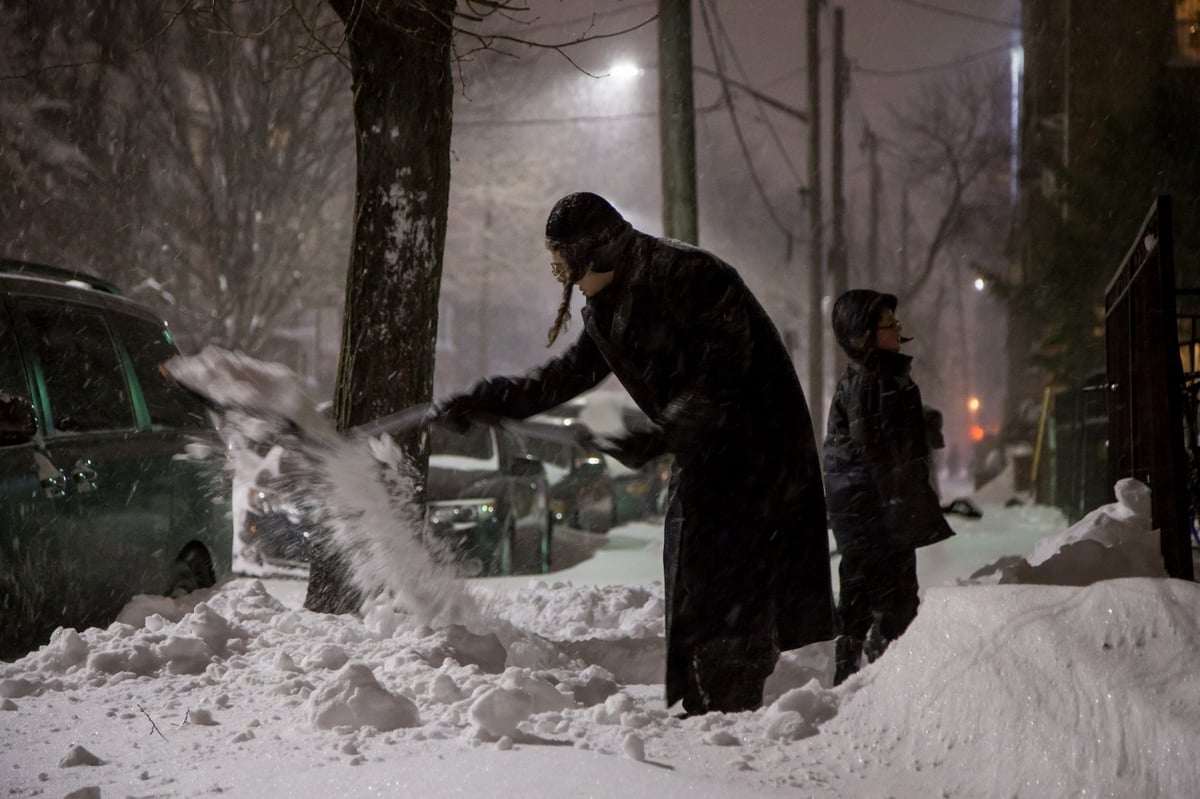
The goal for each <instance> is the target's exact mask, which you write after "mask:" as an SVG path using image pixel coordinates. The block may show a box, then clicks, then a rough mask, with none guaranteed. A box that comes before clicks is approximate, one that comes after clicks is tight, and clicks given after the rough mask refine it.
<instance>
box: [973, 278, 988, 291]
mask: <svg viewBox="0 0 1200 799" xmlns="http://www.w3.org/2000/svg"><path fill="white" fill-rule="evenodd" d="M985 288H987V283H986V282H985V281H984V279H983V278H981V277H977V278H975V290H976V291H983V290H984V289H985Z"/></svg>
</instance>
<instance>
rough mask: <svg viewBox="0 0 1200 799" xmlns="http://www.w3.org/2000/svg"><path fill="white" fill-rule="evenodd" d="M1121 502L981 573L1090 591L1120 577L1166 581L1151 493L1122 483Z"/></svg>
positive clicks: (992, 577)
mask: <svg viewBox="0 0 1200 799" xmlns="http://www.w3.org/2000/svg"><path fill="white" fill-rule="evenodd" d="M1114 492H1115V495H1116V497H1117V501H1116V502H1112V503H1109V504H1107V505H1102V506H1100V507H1099V508H1096V509H1095V510H1093V511H1092V512H1090V513H1088V514H1087V515H1086V516H1084V517H1083V518H1082V519H1080V520H1079V521H1078V522H1076V523H1075V524H1074V525H1072V526H1071V527H1069V528H1067V529H1066V530H1063V531H1061V532H1059V533H1056V534H1053V535H1049V536H1045V537H1043V538H1042V539H1040V540H1039V541H1038V542H1037V543H1036V544H1035V545H1034V547H1033V551H1032V552H1031V553H1030V554H1029V555H1027V556H1026V557H1024V558H1018V557H1009V558H1006V559H1004V560H1003V561H1001V562H997V563H995V564H993V565H992V566H991V567H989V568H987V569H983V570H980V572H977V574H976V576H978V577H986V578H988V579H989V581H991V582H1000V583H1023V584H1030V583H1035V584H1040V585H1088V584H1090V583H1094V582H1098V581H1100V580H1111V579H1115V578H1119V577H1166V576H1167V573H1166V569H1165V568H1164V566H1163V561H1162V553H1161V549H1160V540H1159V532H1158V530H1154V529H1152V525H1151V511H1150V489H1149V488H1148V487H1147V486H1146V485H1144V484H1143V483H1141V482H1139V481H1137V480H1134V479H1132V478H1124V479H1122V480H1119V481H1117V484H1116V486H1115V487H1114Z"/></svg>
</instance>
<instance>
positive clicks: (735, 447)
mask: <svg viewBox="0 0 1200 799" xmlns="http://www.w3.org/2000/svg"><path fill="white" fill-rule="evenodd" d="M614 261H615V263H616V270H615V275H614V279H613V282H612V283H611V284H610V285H609V286H608V287H607V288H606V289H605V290H604V291H602V292H601V293H600V294H598V295H596V296H595V297H592V298H590V299H589V300H588V302H587V306H586V307H585V308H584V309H583V312H582V316H583V320H584V325H585V330H584V332H583V333H582V334H581V335H580V336H579V339H578V340H577V341H576V342H575V343H574V345H572V346H571V347H570V348H569V349H568V350H566V351H565V352H564V353H563V354H562V355H560V356H559V357H557V358H555V359H553V360H551V361H550V362H548V363H546V364H544V365H542V366H541V367H539V368H538V369H536V370H534V371H532V372H531V373H529V374H527V375H525V376H521V377H512V378H496V379H492V380H488V381H484V382H483V383H481V384H479V385H477V386H476V387H475V389H474V390H473V392H472V393H473V394H474V395H475V396H476V397H477V398H478V399H479V400H480V404H481V405H482V406H483V407H485V408H487V409H488V410H490V411H491V412H493V413H496V414H498V415H505V416H511V417H516V418H523V417H525V416H529V415H532V414H535V413H538V412H540V411H543V410H545V409H548V408H551V407H553V406H555V405H558V404H560V403H562V402H565V401H566V400H568V399H570V398H572V397H574V396H576V395H578V394H580V393H582V392H584V391H586V390H588V389H590V388H592V387H594V386H595V385H597V384H598V383H599V382H600V381H601V380H602V379H604V377H606V376H607V375H608V374H609V373H610V372H611V373H613V374H615V375H616V377H617V379H618V380H620V381H621V383H622V384H623V385H624V386H625V389H626V390H627V391H628V392H629V395H630V396H631V397H632V398H633V400H634V401H635V402H636V403H637V404H638V406H639V407H640V408H641V409H642V410H643V411H644V412H645V413H646V415H647V416H648V417H649V418H650V419H651V420H653V421H654V422H655V423H656V424H657V425H659V426H660V427H661V428H662V430H663V431H664V433H663V440H662V448H663V450H664V451H669V452H671V453H673V454H674V456H675V466H674V470H673V474H672V487H671V502H670V507H669V509H668V512H667V519H666V525H665V540H664V552H663V560H664V563H663V566H664V582H665V588H666V603H667V675H666V684H667V704H668V705H671V704H674V702H676V701H677V700H679V699H680V698H682V695H683V692H684V688H685V677H686V673H687V669H688V663H689V658H690V657H691V656H692V654H693V653H694V651H695V648H696V647H697V646H698V645H699V644H701V643H703V642H704V641H706V640H712V639H726V640H735V641H737V642H738V644H737V647H738V649H739V651H740V652H744V653H745V666H746V670H747V673H750V672H753V673H755V674H756V675H757V676H759V677H763V676H765V675H766V674H769V673H770V670H771V668H773V666H774V662H775V657H776V655H777V653H778V651H779V650H786V649H793V648H796V647H799V646H803V645H805V644H808V643H812V642H814V641H820V640H826V639H829V638H832V637H833V635H834V628H833V613H832V608H833V601H832V589H831V585H830V576H829V547H828V539H827V532H826V530H827V528H826V514H825V500H824V493H823V489H822V484H821V473H820V463H819V460H818V457H817V453H816V446H815V440H814V436H813V428H812V419H811V417H810V415H809V411H808V405H807V402H806V401H805V398H804V393H803V391H802V390H801V388H800V383H799V380H798V379H797V377H796V372H795V369H794V368H793V367H792V363H791V359H790V357H789V356H788V353H787V350H786V348H785V347H784V345H783V342H782V341H781V340H780V337H779V334H778V331H777V330H776V328H775V326H774V324H773V323H772V322H771V320H770V318H769V317H768V316H767V314H766V312H765V311H764V310H763V308H762V307H761V305H759V303H758V301H757V300H756V299H755V298H754V296H753V295H752V294H751V293H750V291H749V289H748V288H747V287H746V285H745V283H744V282H743V281H742V279H741V277H740V276H739V275H738V274H737V272H736V271H735V270H734V269H733V268H732V267H731V266H729V265H728V264H726V263H724V262H723V261H721V260H720V259H718V258H717V257H715V256H713V255H711V254H709V253H707V252H704V251H703V250H699V249H697V248H694V247H689V246H687V245H684V244H681V243H679V242H674V241H669V240H664V239H656V238H654V237H651V236H648V235H645V234H642V233H636V232H635V233H634V235H633V236H632V238H631V240H630V243H629V245H628V246H627V247H626V248H625V250H624V252H621V253H619V254H618V255H617V257H616V258H614ZM739 659H740V658H739Z"/></svg>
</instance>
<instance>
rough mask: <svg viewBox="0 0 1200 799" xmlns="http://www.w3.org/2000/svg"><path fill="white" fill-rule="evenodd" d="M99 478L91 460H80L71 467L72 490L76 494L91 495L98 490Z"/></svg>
mask: <svg viewBox="0 0 1200 799" xmlns="http://www.w3.org/2000/svg"><path fill="white" fill-rule="evenodd" d="M99 476H100V475H99V474H97V473H96V469H95V468H94V467H93V466H92V462H91V461H90V460H88V459H86V458H80V459H79V460H77V461H75V465H74V466H72V467H71V488H72V490H73V491H74V492H75V493H76V494H91V493H93V492H95V490H96V478H98V477H99Z"/></svg>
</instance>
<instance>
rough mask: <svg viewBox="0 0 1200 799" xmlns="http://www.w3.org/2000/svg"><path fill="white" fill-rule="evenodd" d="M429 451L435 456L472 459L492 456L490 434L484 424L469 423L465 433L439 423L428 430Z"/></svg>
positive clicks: (484, 458)
mask: <svg viewBox="0 0 1200 799" xmlns="http://www.w3.org/2000/svg"><path fill="white" fill-rule="evenodd" d="M429 444H430V452H431V453H432V455H436V456H445V455H449V456H454V457H459V458H471V459H473V460H481V461H483V460H488V459H490V458H491V457H492V436H491V434H490V432H489V430H488V428H487V427H485V426H484V425H471V427H470V428H468V429H467V432H465V433H461V434H460V433H454V432H451V431H450V430H446V429H445V428H443V427H441V426H439V425H433V427H432V428H431V431H430V441H429Z"/></svg>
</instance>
